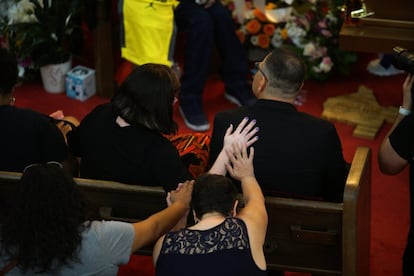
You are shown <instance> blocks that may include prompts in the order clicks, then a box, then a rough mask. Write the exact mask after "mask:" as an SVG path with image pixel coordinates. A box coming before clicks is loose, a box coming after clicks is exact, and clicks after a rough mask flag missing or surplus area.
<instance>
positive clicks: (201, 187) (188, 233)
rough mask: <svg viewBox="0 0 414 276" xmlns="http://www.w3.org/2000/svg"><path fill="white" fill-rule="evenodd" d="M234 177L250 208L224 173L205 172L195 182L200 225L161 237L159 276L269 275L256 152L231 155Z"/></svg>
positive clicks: (194, 200)
mask: <svg viewBox="0 0 414 276" xmlns="http://www.w3.org/2000/svg"><path fill="white" fill-rule="evenodd" d="M227 153H228V156H229V159H230V163H231V165H230V164H229V163H227V165H226V168H227V170H228V171H229V173H230V175H232V176H233V177H234V178H236V179H238V180H240V181H241V187H242V191H243V200H244V202H245V206H244V207H243V208H242V209H241V210H240V212H237V211H236V210H237V209H238V204H239V201H238V199H237V197H238V191H237V188H236V187H235V185H234V184H233V183H232V181H231V180H230V179H228V178H227V177H225V176H223V175H217V174H205V175H202V176H199V177H198V178H197V179H196V180H195V183H194V187H193V193H192V199H191V207H192V208H193V214H194V219H195V222H196V224H195V225H193V226H191V227H188V228H184V229H181V230H178V231H171V232H169V233H168V234H166V235H165V236H163V237H161V238H160V239H159V240H158V241H157V243H156V245H155V246H154V250H153V259H154V264H155V266H156V275H157V276H163V275H168V276H186V275H188V276H190V275H191V276H192V275H198V276H204V275H206V276H210V275H215V276H220V275H223V276H228V275H238V276H243V275H246V276H247V275H248V276H254V275H267V273H266V261H265V257H264V252H263V244H264V240H265V236H266V229H267V212H266V208H265V200H264V197H263V194H262V191H261V189H260V186H259V184H258V183H257V181H256V178H255V176H254V171H253V156H254V150H253V148H251V149H250V154H249V153H248V152H247V148H246V146H245V145H244V146H240V145H236V146H235V147H234V149H233V151H232V152H230V151H227Z"/></svg>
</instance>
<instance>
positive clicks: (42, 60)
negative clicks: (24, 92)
mask: <svg viewBox="0 0 414 276" xmlns="http://www.w3.org/2000/svg"><path fill="white" fill-rule="evenodd" d="M79 10H80V0H19V1H13V3H11V4H10V5H9V7H8V11H7V13H6V15H5V18H3V26H2V34H3V36H4V39H5V40H6V44H7V45H8V47H9V49H10V51H12V52H13V53H15V55H16V57H17V58H18V60H19V63H20V64H21V65H22V66H23V67H26V68H27V67H29V68H32V69H33V70H38V69H40V71H41V75H42V79H43V81H44V85H45V89H46V90H47V91H49V92H63V91H64V81H65V74H66V72H67V71H68V70H69V69H70V67H71V54H72V51H73V49H74V45H73V44H72V41H73V40H72V38H73V35H75V31H76V29H79V26H78V24H77V19H78V18H77V17H78V15H79ZM58 64H64V65H63V67H62V68H61V69H59V68H56V67H57V65H58ZM49 69H50V70H51V71H48V70H49ZM56 74H57V75H56ZM59 75H60V76H59ZM48 76H49V77H51V78H50V79H51V80H52V81H54V82H55V84H56V85H57V86H56V87H52V86H50V85H48V84H46V83H45V81H46V79H47V77H48ZM59 82H60V83H59ZM62 83H63V84H62Z"/></svg>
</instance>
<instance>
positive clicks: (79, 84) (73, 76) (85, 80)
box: [66, 65, 96, 101]
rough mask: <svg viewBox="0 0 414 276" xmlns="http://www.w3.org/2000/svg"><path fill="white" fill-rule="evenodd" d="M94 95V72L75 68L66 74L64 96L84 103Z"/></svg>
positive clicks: (85, 68)
mask: <svg viewBox="0 0 414 276" xmlns="http://www.w3.org/2000/svg"><path fill="white" fill-rule="evenodd" d="M95 93H96V82H95V70H93V69H90V68H87V67H84V66H80V65H78V66H76V67H74V68H72V70H70V71H69V72H67V73H66V95H67V96H68V97H70V98H73V99H77V100H80V101H85V100H86V99H88V98H90V97H91V96H93V95H95Z"/></svg>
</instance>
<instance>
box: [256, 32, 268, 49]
mask: <svg viewBox="0 0 414 276" xmlns="http://www.w3.org/2000/svg"><path fill="white" fill-rule="evenodd" d="M257 44H258V46H259V47H260V48H263V49H267V48H269V45H270V38H269V37H268V36H267V35H265V34H259V35H258V36H257Z"/></svg>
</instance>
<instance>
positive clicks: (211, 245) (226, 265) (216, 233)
mask: <svg viewBox="0 0 414 276" xmlns="http://www.w3.org/2000/svg"><path fill="white" fill-rule="evenodd" d="M235 229H236V231H235ZM212 237H213V238H212ZM181 263H182V264H184V263H185V264H187V265H185V266H184V267H183V266H181V265H177V264H181ZM157 275H171V276H174V275H177V276H178V275H182V276H185V275H188V276H192V275H198V276H204V275H205V276H210V275H215V276H219V275H223V276H228V275H249V276H250V275H251V276H253V275H266V272H265V271H263V270H260V269H259V268H258V267H257V265H256V264H255V262H254V261H253V259H252V255H251V252H250V243H249V237H248V234H247V228H246V225H245V223H244V222H243V221H242V220H241V219H238V218H232V217H228V218H226V219H225V221H223V222H222V223H220V224H219V225H217V226H215V227H213V228H211V229H208V230H201V231H200V230H193V229H182V230H179V231H176V232H170V233H168V234H167V235H166V236H165V240H164V243H163V246H162V248H161V252H160V257H159V258H158V261H157Z"/></svg>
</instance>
